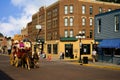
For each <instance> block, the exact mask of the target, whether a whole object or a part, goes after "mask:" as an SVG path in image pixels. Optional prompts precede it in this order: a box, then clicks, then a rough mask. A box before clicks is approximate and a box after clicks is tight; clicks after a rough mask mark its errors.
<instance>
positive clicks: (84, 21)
mask: <svg viewBox="0 0 120 80" xmlns="http://www.w3.org/2000/svg"><path fill="white" fill-rule="evenodd" d="M85 23H86V19H85V18H84V17H83V18H82V26H85Z"/></svg>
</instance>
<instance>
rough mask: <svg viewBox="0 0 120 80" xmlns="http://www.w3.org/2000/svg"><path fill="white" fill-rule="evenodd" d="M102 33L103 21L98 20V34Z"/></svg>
mask: <svg viewBox="0 0 120 80" xmlns="http://www.w3.org/2000/svg"><path fill="white" fill-rule="evenodd" d="M100 32H101V19H98V33H100Z"/></svg>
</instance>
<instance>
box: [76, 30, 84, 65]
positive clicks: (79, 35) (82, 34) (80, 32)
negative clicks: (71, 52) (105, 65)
mask: <svg viewBox="0 0 120 80" xmlns="http://www.w3.org/2000/svg"><path fill="white" fill-rule="evenodd" d="M76 38H77V39H79V41H80V44H79V46H80V51H81V49H82V42H81V39H83V38H85V31H79V34H77V35H76ZM79 55H80V56H79V63H82V59H81V53H80V54H79Z"/></svg>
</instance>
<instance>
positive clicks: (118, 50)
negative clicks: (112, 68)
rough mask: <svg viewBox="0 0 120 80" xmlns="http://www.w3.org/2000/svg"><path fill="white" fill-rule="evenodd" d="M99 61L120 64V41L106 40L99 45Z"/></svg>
mask: <svg viewBox="0 0 120 80" xmlns="http://www.w3.org/2000/svg"><path fill="white" fill-rule="evenodd" d="M98 47H99V49H98V54H99V61H102V62H108V63H115V64H120V39H105V40H102V41H101V42H100V44H99V45H98Z"/></svg>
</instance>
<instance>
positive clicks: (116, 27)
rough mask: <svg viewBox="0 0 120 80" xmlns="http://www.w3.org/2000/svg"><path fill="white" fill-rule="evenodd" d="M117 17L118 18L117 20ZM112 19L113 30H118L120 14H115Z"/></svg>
mask: <svg viewBox="0 0 120 80" xmlns="http://www.w3.org/2000/svg"><path fill="white" fill-rule="evenodd" d="M117 19H118V20H117ZM114 21H115V28H114V31H115V32H118V31H119V30H120V29H119V28H120V16H119V15H115V16H114Z"/></svg>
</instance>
